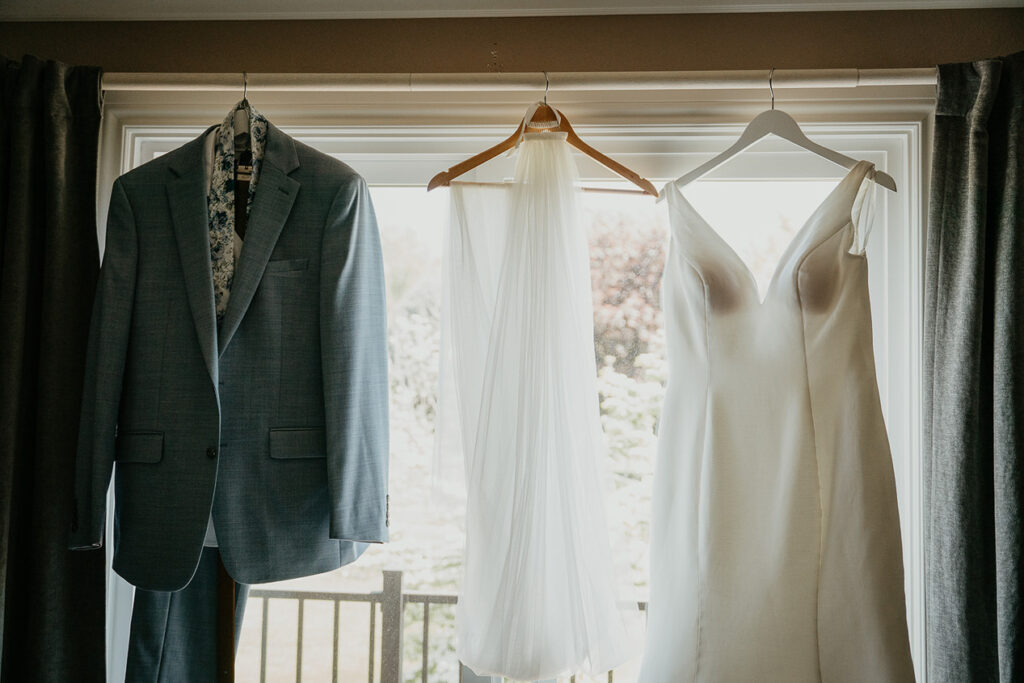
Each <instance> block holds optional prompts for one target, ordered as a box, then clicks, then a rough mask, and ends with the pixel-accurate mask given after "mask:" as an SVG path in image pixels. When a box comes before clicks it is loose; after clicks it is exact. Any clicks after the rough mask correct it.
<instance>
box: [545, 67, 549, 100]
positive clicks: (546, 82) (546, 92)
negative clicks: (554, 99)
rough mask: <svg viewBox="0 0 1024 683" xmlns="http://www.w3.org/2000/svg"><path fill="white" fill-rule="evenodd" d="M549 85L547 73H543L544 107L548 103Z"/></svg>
mask: <svg viewBox="0 0 1024 683" xmlns="http://www.w3.org/2000/svg"><path fill="white" fill-rule="evenodd" d="M549 85H550V81H549V80H548V72H547V71H545V72H544V104H545V105H547V103H548V86H549Z"/></svg>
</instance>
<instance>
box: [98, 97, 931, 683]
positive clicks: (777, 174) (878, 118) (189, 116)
mask: <svg viewBox="0 0 1024 683" xmlns="http://www.w3.org/2000/svg"><path fill="white" fill-rule="evenodd" d="M844 90H849V89H844ZM869 90H870V92H864V93H861V94H859V96H858V97H857V98H852V99H851V97H850V93H849V92H841V93H840V92H835V91H821V92H817V93H815V94H814V96H813V97H805V98H804V99H802V100H799V101H794V102H792V103H791V104H790V105H787V106H786V107H784V108H785V109H786V110H787V111H789V113H791V114H793V115H794V117H795V118H797V120H798V121H801V123H802V128H803V129H804V131H805V132H806V133H807V134H808V136H809V137H811V138H812V139H815V140H816V141H820V142H822V144H825V145H827V146H829V147H832V148H834V149H838V150H840V151H843V152H845V153H847V154H850V155H851V156H855V157H857V158H866V159H870V160H871V161H873V162H875V163H876V165H877V166H878V167H879V168H883V169H885V170H886V171H887V172H888V173H889V174H890V175H892V176H893V177H894V178H895V180H896V183H897V186H898V187H899V188H900V192H899V193H898V194H896V195H890V193H888V192H885V191H884V190H880V189H879V190H877V192H878V202H879V203H878V210H877V213H878V220H877V222H876V225H875V227H874V229H873V232H872V235H871V237H870V240H869V245H868V258H869V263H871V264H872V265H874V264H876V263H881V264H882V266H881V267H880V268H879V267H878V266H875V268H873V269H870V271H869V272H872V277H873V278H874V280H876V281H877V280H879V278H881V281H882V282H883V285H884V289H883V291H884V292H885V295H884V296H882V297H878V298H876V297H874V296H873V298H872V308H873V317H874V319H875V320H876V321H884V322H885V324H884V325H882V326H878V325H876V327H875V334H876V335H879V334H882V335H883V336H884V337H885V338H884V339H883V340H881V341H880V340H878V339H876V360H877V361H878V368H877V370H878V376H879V389H880V393H881V394H882V400H883V405H885V406H887V415H888V414H889V411H892V410H894V408H893V406H898V407H899V410H900V413H901V415H902V418H901V419H900V420H891V419H890V421H889V439H890V443H891V445H892V450H893V453H894V467H895V469H896V475H897V478H898V479H902V480H903V481H905V482H907V485H906V490H905V491H901V498H900V508H901V510H900V512H901V517H902V518H903V519H904V522H903V526H904V532H905V536H906V532H907V531H909V538H905V539H904V554H905V555H904V565H905V567H906V571H907V576H908V584H909V591H908V593H907V607H908V620H909V625H910V635H911V648H912V651H913V653H914V661H915V668H916V669H917V676H918V680H920V681H924V680H925V672H926V656H927V652H926V650H925V604H924V583H923V580H924V563H925V556H924V543H923V532H924V507H923V503H924V501H923V481H922V461H921V457H922V451H921V433H922V432H921V430H922V412H921V411H922V405H921V399H922V395H921V386H922V385H921V379H922V378H921V367H922V336H921V333H922V324H921V322H922V319H923V302H924V295H923V272H924V269H923V264H924V246H925V216H926V201H927V183H928V170H929V165H930V156H929V151H930V139H931V127H932V118H931V117H932V111H933V106H934V99H933V98H929V97H928V96H927V93H925V92H923V91H921V90H920V89H918V90H915V91H913V92H897V91H896V89H879V88H873V89H869ZM879 91H881V92H879ZM630 94H632V93H630ZM745 94H749V93H748V91H744V90H717V91H715V92H714V93H711V94H709V93H696V94H695V93H693V92H687V93H683V94H681V95H680V94H678V93H677V94H676V96H675V97H674V98H667V97H665V96H664V93H660V94H659V95H660V97H659V96H653V95H650V94H648V95H647V97H646V98H645V97H644V96H643V95H641V96H639V97H637V98H636V99H638V100H639V101H633V102H631V103H630V105H629V107H630V109H631V110H632V111H633V113H634V114H636V112H639V115H634V116H630V117H623V118H622V119H621V120H624V121H630V123H612V122H611V121H612V120H614V117H616V116H617V115H618V114H616V112H617V111H621V110H622V109H623V106H624V104H623V103H624V102H629V98H628V97H627V96H624V95H623V94H622V93H618V92H614V93H610V92H601V93H583V94H578V93H573V94H571V95H572V96H571V97H569V96H568V95H569V94H567V97H566V98H565V99H566V100H568V102H566V103H565V104H561V103H560V104H559V108H561V109H562V110H563V111H566V112H567V113H568V112H571V111H576V110H579V111H581V112H583V113H584V116H578V115H572V117H573V121H574V127H575V128H576V129H577V131H578V132H579V134H580V136H581V137H583V138H584V139H586V140H588V141H589V142H590V143H591V144H593V145H594V146H595V147H597V148H598V149H601V150H602V151H603V152H605V153H607V154H608V155H609V156H612V157H613V158H615V159H616V160H618V161H621V162H622V163H624V164H625V165H626V166H628V167H630V168H633V169H634V170H636V171H638V172H639V173H640V174H641V175H644V176H645V177H648V178H649V179H651V180H652V181H654V182H655V184H656V186H659V187H660V182H659V181H664V180H666V179H668V178H672V177H678V176H679V175H681V174H683V173H684V172H686V171H687V170H689V169H691V168H693V167H695V166H696V165H698V164H700V163H702V162H703V161H705V160H707V159H708V158H710V157H711V156H713V155H714V154H716V153H717V152H718V151H720V150H721V149H724V148H725V147H726V146H728V145H729V144H730V143H731V142H732V141H733V140H734V139H735V138H736V136H737V135H738V134H739V133H740V132H741V131H742V129H743V127H744V125H745V124H746V122H747V120H749V118H751V117H752V116H753V115H754V114H756V113H757V112H758V111H761V110H763V109H764V108H765V106H764V104H765V103H764V102H761V101H754V102H751V101H749V99H745V98H744V95H745ZM265 95H266V96H264V95H263V94H261V96H260V97H259V98H258V99H257V102H256V105H255V106H257V108H259V109H260V110H261V111H263V112H264V113H266V114H267V115H268V117H269V118H271V120H273V121H274V122H275V124H276V125H278V126H279V127H280V128H281V129H282V130H284V131H285V132H286V133H288V134H289V135H292V136H294V137H296V138H297V139H299V140H302V141H304V142H306V143H307V144H311V145H313V146H316V147H317V148H319V149H321V150H323V151H326V152H328V153H332V154H338V155H340V158H342V159H344V160H345V161H346V162H348V163H350V164H351V165H353V166H354V167H355V168H356V169H357V170H358V171H360V173H362V174H363V175H364V177H365V178H366V179H367V182H368V183H369V184H371V185H376V184H379V185H399V186H416V185H418V186H425V183H426V181H427V180H428V179H429V178H430V177H431V176H432V175H433V174H434V173H436V172H437V171H440V170H443V169H445V168H448V167H450V166H452V165H454V164H455V163H457V162H459V161H461V160H462V159H464V158H466V157H468V156H470V155H472V154H474V153H476V152H478V151H480V150H481V149H484V148H485V147H488V146H490V145H492V144H494V143H495V142H496V141H498V140H499V139H502V138H504V137H505V136H507V135H508V133H509V131H510V130H511V129H512V127H513V126H514V125H515V122H516V118H517V117H521V115H522V110H524V109H525V104H526V103H527V102H528V101H529V96H528V95H523V94H519V95H516V94H514V93H513V94H511V95H510V94H509V93H504V94H495V93H486V92H480V93H458V95H457V96H455V97H454V99H456V100H463V101H465V103H466V106H467V107H468V106H476V107H477V111H476V115H475V116H474V117H473V119H472V120H473V121H476V122H473V123H456V124H453V123H452V121H451V118H452V117H451V110H450V109H447V108H446V107H445V106H440V105H439V104H438V103H437V102H436V101H434V100H435V99H436V98H427V100H428V104H427V106H421V107H419V108H417V107H416V100H423V99H424V96H423V94H422V93H419V94H415V96H414V95H413V94H411V93H410V94H407V95H406V96H404V97H403V96H401V95H399V96H396V95H395V94H394V93H358V94H357V95H358V96H357V97H354V98H353V97H351V93H337V92H335V93H327V92H313V93H303V94H302V95H303V96H302V97H294V93H292V94H289V93H266V94H265ZM289 95H292V96H291V97H289ZM627 95H628V94H627ZM346 96H349V97H346ZM474 96H475V97H477V98H478V100H479V101H478V102H476V103H474V104H470V103H473V97H474ZM236 99H237V94H234V95H227V96H225V95H224V94H223V93H220V94H211V93H203V92H187V93H182V92H176V93H173V97H171V96H169V95H168V94H167V93H147V92H131V91H118V92H112V93H108V94H107V97H106V98H105V105H104V121H103V128H102V134H101V142H100V168H99V173H98V178H97V218H98V223H97V231H98V238H99V242H100V250H101V253H102V251H103V248H104V246H105V239H104V233H105V224H106V213H107V205H108V202H109V197H110V190H111V187H112V184H113V181H114V179H115V178H116V177H117V176H119V175H120V174H121V173H123V172H125V171H127V170H129V169H131V168H133V167H134V166H135V165H137V163H138V162H139V161H140V160H145V159H151V158H152V156H153V154H155V153H158V152H166V151H169V150H171V149H174V148H176V147H178V146H179V145H180V144H182V143H183V142H186V141H188V140H191V139H193V138H194V137H196V136H197V135H198V134H199V133H201V132H202V131H203V130H205V128H206V127H208V126H209V125H211V124H213V123H216V122H219V121H220V120H221V119H222V118H223V116H224V114H225V112H226V111H227V110H228V109H229V108H230V107H231V105H232V104H233V103H234V101H235V100H236ZM253 99H256V98H253ZM645 99H646V100H648V101H644V100H645ZM352 100H354V101H352ZM651 100H653V101H651ZM664 100H668V101H667V102H666V101H664ZM371 106H372V107H373V108H374V111H373V112H372V113H370V114H368V113H367V112H366V111H364V110H365V108H367V107H371ZM450 106H451V108H457V107H458V106H459V105H458V103H457V102H456V103H452V104H451V105H450ZM778 106H779V107H780V108H783V107H782V106H781V103H780V104H779V105H778ZM588 112H589V114H590V116H589V117H586V114H587V113H588ZM709 117H710V118H713V119H715V120H716V122H715V123H708V118H709ZM587 119H589V120H592V121H595V123H589V124H585V123H576V121H577V120H580V121H583V120H587ZM481 121H482V122H481ZM794 149H795V148H794V147H793V146H792V145H790V144H789V143H785V142H783V141H776V140H765V141H763V142H761V143H758V145H757V146H755V147H754V148H752V149H751V150H748V151H747V152H745V153H744V154H742V155H740V156H739V157H736V158H734V159H733V160H731V161H730V162H729V163H728V164H727V165H726V166H724V167H722V168H721V169H718V170H716V171H715V172H714V173H712V174H710V175H709V176H708V179H709V180H715V181H716V182H718V181H721V182H727V181H728V180H729V179H758V178H771V179H773V180H780V179H821V178H839V177H841V176H842V174H843V173H844V172H845V171H844V170H843V169H840V168H838V167H836V166H834V165H832V164H830V163H829V162H826V161H823V160H822V161H821V162H820V163H818V162H817V161H813V162H809V161H808V159H809V155H808V154H807V153H804V152H800V153H795V152H794V151H793V150H794ZM581 158H582V157H581ZM511 168H512V160H511V159H508V158H499V159H496V160H494V161H493V162H489V164H488V165H487V166H486V167H481V168H480V169H479V170H478V171H476V172H473V173H471V174H468V175H467V176H465V177H464V179H466V180H469V179H473V178H476V179H491V178H493V177H495V176H497V177H501V176H504V175H510V174H511ZM580 168H581V176H583V177H584V178H585V179H589V180H608V179H610V178H611V177H613V176H611V174H610V173H608V172H607V171H606V170H604V169H602V168H600V167H597V166H596V164H593V162H591V161H590V160H583V161H582V162H581V166H580ZM897 226H899V227H897ZM878 271H881V272H878ZM873 287H875V288H877V287H876V286H875V285H873ZM873 291H874V289H873ZM880 346H881V348H882V349H883V352H882V353H878V352H877V349H878V348H879V347H880ZM898 453H899V454H902V455H900V456H899V457H897V454H898ZM111 514H112V500H108V518H110V515H111ZM107 527H108V528H107V538H106V541H107V542H106V551H105V552H106V554H107V571H108V579H107V603H108V606H107V622H106V624H107V665H108V666H107V671H108V680H110V681H122V680H123V678H124V658H125V655H126V652H127V639H128V632H129V626H130V615H131V605H132V599H133V590H134V589H133V588H132V587H131V586H130V585H129V584H127V583H126V582H124V581H123V580H122V579H120V577H118V576H117V575H116V574H115V573H114V572H112V571H111V569H110V563H111V554H112V543H113V538H112V531H111V529H110V527H111V525H109V524H108V525H107Z"/></svg>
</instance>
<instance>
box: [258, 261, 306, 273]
mask: <svg viewBox="0 0 1024 683" xmlns="http://www.w3.org/2000/svg"><path fill="white" fill-rule="evenodd" d="M308 268H309V259H308V258H291V259H280V260H276V261H267V267H266V269H265V270H264V273H265V274H266V275H283V276H286V277H289V276H290V277H296V276H299V275H302V274H303V273H304V272H306V270H307V269H308Z"/></svg>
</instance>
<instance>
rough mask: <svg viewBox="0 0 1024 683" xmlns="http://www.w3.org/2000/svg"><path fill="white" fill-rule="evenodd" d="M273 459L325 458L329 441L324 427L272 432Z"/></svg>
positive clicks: (283, 429)
mask: <svg viewBox="0 0 1024 683" xmlns="http://www.w3.org/2000/svg"><path fill="white" fill-rule="evenodd" d="M270 457H271V458H325V457H327V440H326V436H325V435H324V430H323V428H322V427H316V428H304V427H285V428H280V429H271V430H270Z"/></svg>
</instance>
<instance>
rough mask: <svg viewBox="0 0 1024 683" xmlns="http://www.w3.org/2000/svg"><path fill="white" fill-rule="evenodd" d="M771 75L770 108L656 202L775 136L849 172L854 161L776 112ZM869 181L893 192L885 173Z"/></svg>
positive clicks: (874, 173) (893, 185)
mask: <svg viewBox="0 0 1024 683" xmlns="http://www.w3.org/2000/svg"><path fill="white" fill-rule="evenodd" d="M774 73H775V67H772V70H771V71H770V72H769V73H768V90H769V92H770V93H771V96H772V108H771V109H769V110H767V111H763V112H761V113H760V114H758V115H757V116H755V117H754V118H753V120H751V122H750V123H748V124H747V127H746V128H745V129H743V133H742V134H741V135H740V137H739V139H738V140H736V142H734V143H733V144H732V145H731V146H730V147H729V148H728V149H727V150H725V151H724V152H722V153H720V154H719V155H717V156H716V157H714V158H713V159H710V160H709V161H706V162H705V163H703V164H701V165H700V166H698V167H697V168H695V169H693V170H692V171H690V172H689V173H687V174H685V175H683V176H680V177H679V178H677V179H675V180H673V181H671V182H670V183H667V184H666V185H665V187H663V188H662V189H661V193H660V194H659V195H658V201H659V202H660V201H661V200H662V199H664V198H665V188H667V187H669V185H673V184H674V185H675V186H676V187H684V186H686V185H687V184H689V183H691V182H693V181H694V180H697V179H698V178H700V177H701V176H703V175H705V174H707V173H710V172H711V171H713V170H714V169H716V168H718V167H719V166H721V165H722V164H723V163H725V162H726V161H727V160H729V159H731V158H732V157H734V156H736V155H737V154H739V153H740V152H742V151H743V150H745V149H746V148H747V147H750V146H751V145H752V144H754V143H755V142H757V141H758V140H760V139H761V138H763V137H765V136H766V135H769V134H771V135H777V136H778V137H780V138H782V139H784V140H789V141H790V142H792V143H793V144H795V145H798V146H800V147H803V148H804V149H806V150H808V151H809V152H814V153H815V154H817V155H818V156H820V157H824V158H825V159H828V160H829V161H831V162H832V163H835V164H838V165H840V166H842V167H844V168H847V169H851V168H853V167H854V166H855V165H856V164H857V162H858V160H857V159H854V158H853V157H848V156H846V155H845V154H840V153H839V152H837V151H835V150H833V149H829V148H828V147H825V146H823V145H819V144H818V143H816V142H813V141H812V140H810V139H809V138H808V137H807V136H806V135H804V132H803V131H802V130H800V126H799V124H797V122H796V121H795V120H794V119H793V117H792V116H790V115H789V114H787V113H786V112H784V111H780V110H778V109H776V108H775V89H774V88H773V87H772V75H773V74H774ZM868 177H869V178H871V179H872V180H874V181H875V182H876V183H878V184H879V185H881V186H882V187H884V188H886V189H888V190H892V191H893V192H896V181H895V180H893V179H892V176H890V175H889V174H888V173H885V172H884V171H879V170H877V169H875V170H874V171H872V172H871V173H869V174H868Z"/></svg>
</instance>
